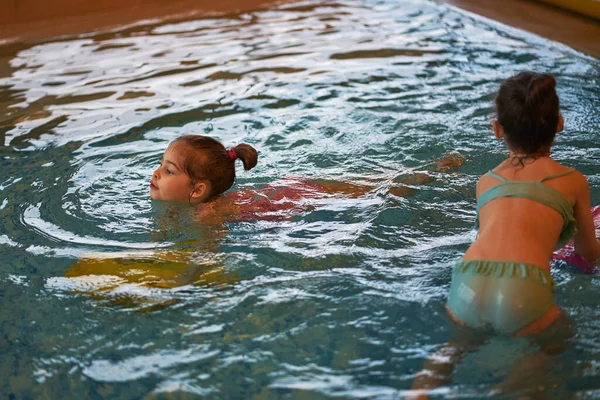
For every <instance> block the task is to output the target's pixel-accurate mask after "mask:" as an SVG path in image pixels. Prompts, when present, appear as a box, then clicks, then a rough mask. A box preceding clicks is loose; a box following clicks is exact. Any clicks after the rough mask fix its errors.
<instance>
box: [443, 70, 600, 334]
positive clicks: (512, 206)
mask: <svg viewBox="0 0 600 400" xmlns="http://www.w3.org/2000/svg"><path fill="white" fill-rule="evenodd" d="M555 86H556V81H555V79H554V77H553V76H552V75H550V74H538V73H534V72H521V73H519V74H518V75H515V76H513V77H511V78H509V79H507V80H505V81H504V82H503V83H502V84H501V86H500V90H499V91H498V94H497V96H496V100H495V102H496V110H497V113H498V119H497V120H496V121H494V123H493V131H494V135H495V137H496V138H498V139H504V141H505V143H506V145H507V146H508V149H509V151H510V154H509V157H508V158H507V159H506V160H504V161H503V162H502V163H500V165H498V166H497V167H496V168H494V169H493V170H491V171H489V172H488V173H487V174H485V175H483V176H482V177H481V178H480V179H479V182H478V183H477V188H476V196H477V218H476V226H477V227H478V228H479V235H478V237H477V239H476V240H475V242H474V243H473V244H472V245H471V246H470V247H469V249H468V250H467V252H466V253H465V255H464V256H463V259H462V261H460V262H459V263H458V264H456V265H455V266H454V270H453V273H452V284H451V287H450V294H449V297H448V304H447V309H448V312H449V314H450V316H451V317H452V319H453V320H455V321H456V322H457V323H458V324H461V325H465V326H468V327H472V328H486V329H490V328H491V329H492V330H494V331H496V332H499V333H505V334H509V335H515V336H522V335H530V334H534V333H537V332H540V331H542V330H544V329H545V328H546V327H548V326H549V325H550V324H551V323H552V322H553V321H554V320H556V318H557V317H558V316H559V315H560V311H559V309H558V307H557V306H556V304H555V303H554V299H553V294H554V281H553V279H552V277H551V275H550V258H551V256H552V252H553V251H554V249H555V248H560V247H562V246H563V245H565V244H566V243H567V242H568V241H569V239H571V237H573V236H574V241H575V250H576V251H577V252H578V253H580V254H581V255H582V256H583V257H584V258H585V259H587V260H596V259H597V258H598V257H599V256H600V243H599V242H598V241H597V239H596V236H595V228H594V223H593V220H592V215H591V211H590V189H589V186H588V182H587V180H586V178H585V177H584V176H583V175H582V174H581V173H579V172H577V171H576V170H574V169H572V168H569V167H566V166H564V165H562V164H560V163H558V162H556V161H555V160H553V159H552V157H551V156H550V149H551V147H552V145H553V141H554V136H555V134H556V133H557V132H560V131H562V129H563V118H562V116H561V114H560V112H559V99H558V96H557V94H556V90H555Z"/></svg>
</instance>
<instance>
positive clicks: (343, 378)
mask: <svg viewBox="0 0 600 400" xmlns="http://www.w3.org/2000/svg"><path fill="white" fill-rule="evenodd" d="M523 69H532V70H537V71H551V72H554V73H555V74H556V77H557V80H558V85H559V95H560V97H561V101H562V111H563V114H564V117H565V124H566V126H565V132H564V133H562V134H561V135H559V136H558V137H557V146H556V149H555V151H554V155H555V157H556V158H557V159H558V160H559V161H562V162H565V163H567V164H569V165H571V166H573V167H575V168H578V169H579V170H581V171H582V172H583V173H585V174H586V175H587V176H588V177H589V180H590V183H591V186H592V200H593V201H592V202H593V203H594V204H598V203H600V189H599V188H600V165H599V164H598V159H599V157H600V150H599V149H598V147H597V143H598V133H599V132H600V112H599V111H598V104H600V89H599V87H600V86H599V85H600V62H599V61H598V60H596V59H592V58H590V57H586V56H584V55H582V54H579V53H577V52H575V51H573V50H571V49H568V48H566V47H564V46H562V45H559V44H556V43H552V42H549V41H546V40H543V39H540V38H538V37H535V36H533V35H529V34H526V33H524V32H521V31H518V30H514V29H510V28H507V27H505V26H501V25H498V24H495V23H492V22H490V21H487V20H482V19H478V18H476V17H473V16H471V15H469V14H464V13H462V12H459V11H457V10H455V9H452V8H448V7H446V6H441V5H438V4H435V3H434V2H430V1H425V0H409V1H403V2H396V1H393V0H384V1H371V0H356V1H354V0H347V1H346V0H342V1H331V2H320V1H305V2H300V3H297V4H295V5H292V6H290V5H288V6H281V7H280V8H276V9H273V10H270V11H260V12H255V13H244V14H232V15H226V16H222V17H213V18H207V19H195V20H184V21H178V22H169V23H166V22H163V23H154V24H145V25H139V26H133V27H127V28H123V29H122V30H117V31H114V32H109V33H98V34H89V35H84V36H81V37H67V38H60V39H56V40H50V41H45V42H39V43H18V44H5V45H3V46H0V165H1V167H0V168H1V169H0V221H1V224H0V256H1V258H0V259H1V260H2V261H1V263H0V299H1V303H0V304H1V305H2V307H1V308H0V333H1V334H0V352H1V353H0V356H1V360H2V362H1V363H0V376H1V377H2V378H3V379H1V380H0V392H1V393H2V395H3V396H5V397H7V398H11V399H24V398H53V399H54V398H94V399H96V398H118V399H137V398H176V399H180V398H182V399H183V398H195V397H200V396H206V397H208V398H230V399H237V398H256V399H263V398H307V399H319V398H330V397H335V398H377V399H395V398H402V397H403V396H404V395H405V394H406V393H407V392H406V391H407V390H409V389H410V387H411V382H412V380H413V378H414V376H415V374H416V373H417V372H419V371H420V370H421V369H422V368H423V362H424V360H425V359H426V358H427V357H428V356H429V355H430V354H432V353H434V352H435V351H436V350H437V349H439V348H440V347H441V346H442V345H443V344H444V343H446V341H448V340H449V339H451V338H452V337H453V336H454V335H455V334H456V329H455V328H454V327H453V325H452V324H451V323H450V322H449V320H448V318H447V317H446V315H445V312H444V302H445V297H446V295H447V293H448V287H449V283H450V268H451V265H452V263H454V262H455V261H456V260H458V259H459V258H460V256H461V254H462V253H463V252H464V251H465V249H466V248H467V246H468V244H469V242H470V241H471V240H472V239H473V238H474V235H475V233H474V231H473V230H472V227H473V221H474V210H475V204H474V194H475V191H474V184H475V182H476V180H477V178H478V176H479V175H480V174H482V173H484V172H485V171H487V170H488V169H489V168H491V167H493V166H494V165H496V164H497V163H498V162H500V161H501V160H502V159H503V157H504V156H505V154H506V153H505V149H504V148H503V146H502V145H501V143H498V142H496V141H495V140H493V139H492V135H491V131H490V127H489V123H490V120H491V112H492V109H491V98H492V95H493V92H494V90H495V89H496V88H497V86H498V84H499V82H500V81H501V80H502V79H504V78H506V77H507V76H509V75H511V74H513V73H515V72H517V71H520V70H523ZM185 133H203V134H209V135H212V136H214V137H216V138H218V139H220V140H222V141H223V142H224V143H225V144H226V145H233V144H236V143H238V142H241V141H244V142H247V143H250V144H252V145H253V146H255V147H256V148H257V149H258V150H259V152H260V159H259V164H258V166H257V168H256V169H254V170H252V171H250V172H243V171H241V168H240V169H239V170H238V180H237V183H236V186H235V187H234V190H235V189H239V188H247V187H250V188H259V187H261V185H263V184H264V183H266V182H271V181H273V180H275V179H277V178H285V177H286V176H306V177H310V178H319V179H326V180H339V179H340V178H343V179H345V180H348V181H351V182H363V183H364V182H367V181H375V182H376V187H375V189H374V190H373V191H371V192H370V193H368V194H366V195H364V196H362V197H359V198H337V199H324V200H321V201H319V202H316V203H315V204H313V207H312V208H310V209H307V211H305V212H302V213H300V214H298V215H296V216H295V217H294V218H293V219H291V220H281V221H272V222H268V221H259V222H254V223H253V222H237V223H235V222H231V223H227V224H225V225H224V226H222V225H221V226H216V227H215V226H206V225H203V224H201V223H196V222H193V220H192V218H191V215H192V210H191V209H190V208H189V207H186V206H183V207H181V206H173V205H167V204H160V203H152V202H151V201H150V198H149V195H148V180H149V176H150V174H151V172H152V171H153V169H154V168H155V167H156V165H157V163H158V161H159V159H160V157H161V153H162V152H163V151H164V149H165V148H166V146H167V144H168V143H169V142H170V141H171V140H172V139H173V138H175V137H177V136H179V135H181V134H185ZM452 151H458V152H460V153H461V154H463V155H465V156H466V157H467V161H466V162H465V164H464V165H463V166H462V167H460V168H459V169H458V170H457V171H450V172H446V173H434V172H431V174H432V176H434V177H435V178H436V181H435V182H434V183H432V184H428V185H413V186H412V188H413V189H415V191H414V195H413V196H411V197H405V198H400V197H396V196H394V195H393V194H390V193H389V191H388V189H389V187H390V181H391V180H392V179H393V178H398V177H400V178H401V177H405V176H408V175H410V172H411V170H412V169H413V168H418V169H419V170H422V171H428V170H431V169H432V166H431V164H430V163H431V162H432V161H435V160H436V159H438V158H439V157H440V156H442V155H443V154H446V153H449V152H452ZM90 254H92V255H90ZM90 257H92V258H93V257H95V258H101V259H104V261H102V260H100V261H98V262H97V263H95V264H94V263H93V262H91V261H88V262H87V263H86V262H85V261H83V262H82V261H79V260H80V259H81V258H84V259H86V258H87V259H89V258H90ZM554 272H555V273H554V276H555V279H556V280H557V284H558V287H557V293H556V295H557V302H558V304H559V305H560V306H561V307H562V308H563V309H565V310H566V311H567V313H568V314H569V315H570V317H571V320H572V322H573V325H574V327H575V329H574V330H575V332H574V334H573V335H572V336H571V337H570V338H569V339H568V340H567V342H566V347H565V348H564V349H563V350H562V351H560V352H558V353H556V354H554V355H553V356H552V357H550V356H547V355H546V353H544V352H543V351H541V350H540V347H539V345H538V344H536V343H533V342H531V341H529V340H526V339H520V340H516V339H510V340H509V339H503V338H498V337H489V338H487V339H486V340H485V342H484V343H483V344H482V345H481V346H480V347H478V348H477V349H475V350H474V351H473V352H471V353H470V354H468V355H467V356H466V357H465V358H464V359H463V361H462V362H461V363H460V364H459V365H457V367H456V369H455V372H454V374H453V375H452V379H451V382H449V383H448V384H447V385H446V386H443V387H441V388H439V389H436V390H435V391H434V392H433V393H432V395H433V397H434V398H435V397H436V396H437V397H440V398H441V397H447V398H481V397H484V396H490V397H493V398H511V397H515V396H517V395H521V396H523V398H537V397H539V398H552V399H566V398H598V397H600V339H599V335H598V331H599V329H600V322H599V321H600V309H599V307H598V298H600V280H599V279H598V277H596V276H586V275H581V274H576V273H573V272H572V271H569V270H564V269H557V270H556V271H554ZM507 382H508V383H507ZM499 389H501V390H499Z"/></svg>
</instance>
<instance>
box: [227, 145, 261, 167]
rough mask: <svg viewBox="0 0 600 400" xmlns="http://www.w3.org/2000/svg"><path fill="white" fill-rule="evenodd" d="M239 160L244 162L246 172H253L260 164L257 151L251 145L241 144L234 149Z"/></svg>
mask: <svg viewBox="0 0 600 400" xmlns="http://www.w3.org/2000/svg"><path fill="white" fill-rule="evenodd" d="M233 150H234V151H235V155H236V157H237V158H239V159H240V160H242V163H243V164H244V170H246V171H248V170H251V169H252V168H254V167H255V166H256V163H257V162H258V152H257V151H256V149H255V148H254V147H252V146H250V145H249V144H246V143H240V144H238V145H237V146H235V147H234V148H233Z"/></svg>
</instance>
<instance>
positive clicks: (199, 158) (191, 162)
mask: <svg viewBox="0 0 600 400" xmlns="http://www.w3.org/2000/svg"><path fill="white" fill-rule="evenodd" d="M172 144H173V145H185V146H186V148H185V151H184V152H183V155H184V161H183V168H184V170H185V173H186V174H188V176H189V177H190V178H191V180H192V182H199V181H203V180H207V181H208V182H209V183H210V188H209V190H210V194H209V195H208V197H207V200H209V199H211V198H213V197H215V196H218V195H220V194H221V193H223V192H225V191H226V190H227V189H229V188H230V187H231V186H232V185H233V182H234V181H235V159H236V158H239V159H240V160H242V163H243V164H244V170H246V171H248V170H250V169H252V168H254V167H255V166H256V162H257V161H258V153H257V152H256V150H255V149H254V148H253V147H252V146H250V145H248V144H245V143H241V144H238V145H237V146H235V147H234V148H232V149H231V150H233V151H234V152H235V156H236V157H235V158H232V157H230V155H229V153H228V151H227V150H226V149H225V146H223V144H222V143H221V142H219V141H218V140H216V139H213V138H211V137H208V136H203V135H184V136H181V137H179V138H177V139H175V140H174V141H173V143H172ZM231 150H230V151H231Z"/></svg>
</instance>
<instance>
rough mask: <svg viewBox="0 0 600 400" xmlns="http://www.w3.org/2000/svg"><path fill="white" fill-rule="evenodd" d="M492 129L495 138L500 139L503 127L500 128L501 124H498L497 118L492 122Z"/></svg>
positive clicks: (502, 135) (502, 134)
mask: <svg viewBox="0 0 600 400" xmlns="http://www.w3.org/2000/svg"><path fill="white" fill-rule="evenodd" d="M492 129H493V130H494V136H495V137H496V139H502V138H503V137H504V129H502V125H500V122H498V120H497V119H496V120H494V122H492Z"/></svg>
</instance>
